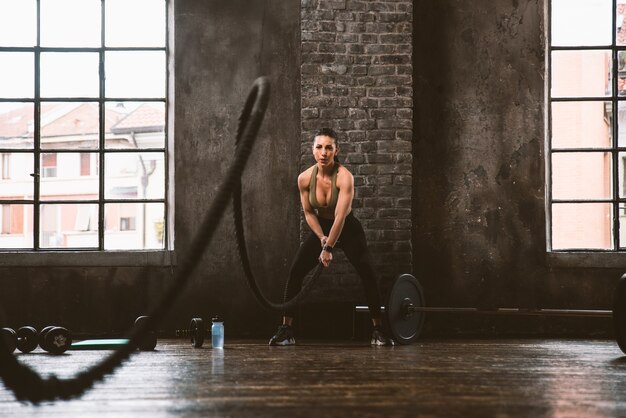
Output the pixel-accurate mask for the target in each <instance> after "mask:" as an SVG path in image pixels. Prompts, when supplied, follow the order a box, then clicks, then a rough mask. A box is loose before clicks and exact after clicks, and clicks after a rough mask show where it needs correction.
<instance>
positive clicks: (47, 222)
mask: <svg viewBox="0 0 626 418" xmlns="http://www.w3.org/2000/svg"><path fill="white" fill-rule="evenodd" d="M167 1H168V0H131V1H129V0H0V68H1V69H2V70H1V71H0V156H1V157H0V164H1V165H2V175H1V176H0V208H1V213H2V218H1V219H2V228H1V230H0V250H43V249H45V250H68V249H72V250H143V249H165V246H166V245H165V243H166V242H167V239H166V238H167V237H166V236H165V234H166V231H167V230H168V228H167V227H166V225H165V222H166V219H167V200H166V196H167V190H166V187H167V175H166V173H167V160H166V155H167V152H166V148H167V140H166V132H167V126H166V121H167V118H166V109H167V106H166V104H167V82H168V79H167V78H168V77H167V59H168V50H167V43H166V37H167V16H166V15H167V4H166V3H167Z"/></svg>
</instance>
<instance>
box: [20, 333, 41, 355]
mask: <svg viewBox="0 0 626 418" xmlns="http://www.w3.org/2000/svg"><path fill="white" fill-rule="evenodd" d="M37 344H38V342H37V330H36V329H35V328H33V327H21V328H20V329H18V330H17V349H18V350H20V351H21V352H22V353H30V352H31V351H33V350H34V349H35V348H37Z"/></svg>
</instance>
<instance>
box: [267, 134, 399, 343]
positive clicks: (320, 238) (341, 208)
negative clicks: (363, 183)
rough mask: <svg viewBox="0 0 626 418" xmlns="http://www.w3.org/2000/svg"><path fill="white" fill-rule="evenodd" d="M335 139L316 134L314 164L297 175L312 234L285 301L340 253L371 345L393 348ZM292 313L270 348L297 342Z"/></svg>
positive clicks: (295, 265) (349, 179) (351, 188)
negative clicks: (360, 298)
mask: <svg viewBox="0 0 626 418" xmlns="http://www.w3.org/2000/svg"><path fill="white" fill-rule="evenodd" d="M338 153H339V148H338V146H337V135H336V133H335V132H334V131H333V130H332V129H328V128H323V129H320V130H319V131H317V132H316V134H315V138H314V142H313V157H314V158H315V165H313V166H312V167H309V168H308V169H306V170H305V171H304V172H302V173H300V175H299V176H298V189H299V190H300V202H301V204H302V209H303V211H304V217H305V219H306V222H307V224H308V225H309V228H311V233H310V234H309V235H308V237H307V238H306V239H305V241H304V242H303V243H302V245H301V246H300V249H299V250H298V252H297V254H296V257H295V260H294V261H293V264H292V265H291V270H290V272H289V281H288V282H287V288H286V290H285V298H286V300H289V299H291V298H292V297H293V296H295V295H296V294H297V293H298V292H299V291H300V289H301V288H302V281H303V280H304V277H305V276H306V275H307V273H309V271H311V270H312V269H313V268H314V267H315V266H316V265H317V264H318V263H319V262H321V263H322V264H323V265H324V267H328V266H329V265H330V264H331V262H332V261H333V252H334V251H335V249H337V248H341V250H343V252H344V254H345V255H346V258H347V259H348V261H350V263H351V264H352V265H353V266H354V268H355V269H356V271H357V273H358V274H359V276H360V277H361V281H362V283H363V288H364V290H365V296H366V298H367V304H368V306H369V311H370V315H371V319H372V323H373V325H374V331H373V333H372V339H371V344H372V345H377V346H378V345H394V342H393V340H392V339H391V338H388V337H387V336H386V335H385V333H384V332H383V321H382V316H381V313H380V294H379V291H378V286H377V283H376V276H375V274H374V270H373V268H372V265H371V262H370V258H369V252H368V249H367V242H366V240H365V232H364V231H363V227H362V226H361V223H360V222H359V221H358V219H357V218H355V217H354V215H353V214H352V199H353V198H354V178H353V176H352V173H350V171H348V169H347V168H346V167H344V166H343V165H341V164H339V161H338V159H337V154H338ZM294 313H295V312H294V309H291V310H288V311H285V312H284V316H283V324H282V325H281V326H279V327H278V331H277V332H276V334H275V335H274V336H273V337H272V338H271V339H270V345H293V344H295V343H296V341H295V338H294V335H293V330H292V328H291V325H292V322H293V318H294Z"/></svg>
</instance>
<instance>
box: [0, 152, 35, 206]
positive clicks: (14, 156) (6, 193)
mask: <svg viewBox="0 0 626 418" xmlns="http://www.w3.org/2000/svg"><path fill="white" fill-rule="evenodd" d="M0 170H1V171H0V199H3V200H9V199H10V200H30V199H33V193H34V190H35V189H34V177H33V176H32V175H31V174H32V173H33V172H34V169H33V154H32V153H30V152H21V153H17V152H16V153H0Z"/></svg>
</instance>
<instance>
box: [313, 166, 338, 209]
mask: <svg viewBox="0 0 626 418" xmlns="http://www.w3.org/2000/svg"><path fill="white" fill-rule="evenodd" d="M338 171H339V164H336V168H335V169H334V170H333V175H332V180H331V182H332V184H331V186H330V187H331V192H330V202H329V203H328V206H321V205H320V204H319V203H318V202H317V196H316V195H317V193H316V187H317V164H316V165H314V166H313V171H312V172H311V180H309V203H310V204H311V206H312V207H313V208H314V209H319V208H324V209H334V208H335V206H337V197H338V196H339V189H338V188H337V172H338Z"/></svg>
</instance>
